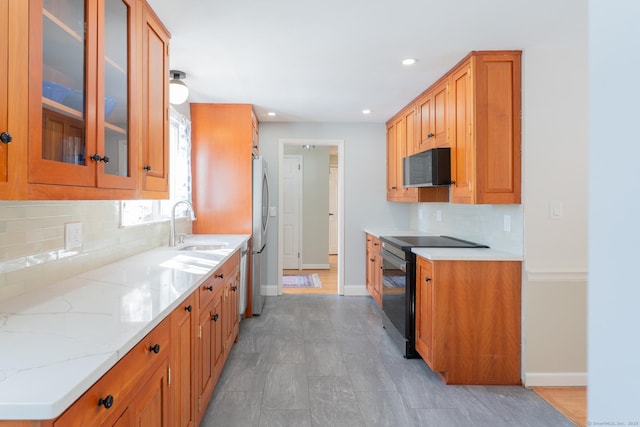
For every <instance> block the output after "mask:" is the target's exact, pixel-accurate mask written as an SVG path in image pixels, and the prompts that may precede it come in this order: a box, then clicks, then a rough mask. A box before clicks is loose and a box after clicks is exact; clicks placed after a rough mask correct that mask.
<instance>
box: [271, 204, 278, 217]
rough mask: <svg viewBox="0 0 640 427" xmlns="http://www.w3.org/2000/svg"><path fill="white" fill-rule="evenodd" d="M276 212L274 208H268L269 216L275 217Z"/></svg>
mask: <svg viewBox="0 0 640 427" xmlns="http://www.w3.org/2000/svg"><path fill="white" fill-rule="evenodd" d="M276 212H277V211H276V207H275V206H269V216H276Z"/></svg>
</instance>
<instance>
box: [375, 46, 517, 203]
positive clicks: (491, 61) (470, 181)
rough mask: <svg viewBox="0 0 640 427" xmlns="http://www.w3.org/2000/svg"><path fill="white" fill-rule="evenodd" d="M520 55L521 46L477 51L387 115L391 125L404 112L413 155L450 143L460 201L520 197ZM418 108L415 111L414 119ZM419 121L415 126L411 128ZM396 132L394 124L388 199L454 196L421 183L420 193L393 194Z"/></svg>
mask: <svg viewBox="0 0 640 427" xmlns="http://www.w3.org/2000/svg"><path fill="white" fill-rule="evenodd" d="M521 55H522V52H521V51H479V52H475V51H474V52H471V53H470V54H469V55H467V56H466V57H465V58H464V59H463V60H462V61H460V62H459V63H458V64H457V65H456V66H455V67H454V68H453V69H452V70H451V71H450V72H448V73H447V74H445V75H444V76H443V77H442V78H440V79H439V80H438V81H437V82H436V83H434V84H433V85H432V86H430V87H429V88H428V89H427V90H425V91H424V92H423V93H422V94H420V95H419V96H418V97H417V98H416V99H415V100H414V101H412V102H411V104H409V106H407V107H406V108H405V109H404V110H403V111H401V112H400V113H398V114H397V115H396V116H394V117H393V118H392V119H391V120H389V122H387V129H389V127H391V126H393V127H395V126H397V120H398V116H399V115H400V116H402V118H403V120H404V127H405V129H404V132H403V133H402V134H401V135H402V137H403V138H404V141H405V143H406V145H405V153H407V154H411V153H412V149H411V148H412V147H416V148H415V152H421V151H425V150H428V149H431V148H443V147H450V148H451V179H452V181H454V184H453V185H452V189H451V201H452V202H453V203H478V204H481V203H486V204H518V203H520V199H521V158H520V157H521V147H520V145H521V123H520V122H521V108H522V107H521V75H520V74H521V65H520V58H521ZM412 109H415V112H416V114H415V116H414V117H415V120H413V121H412V120H411V119H410V117H411V116H410V111H411V110H412ZM412 124H413V126H414V127H415V133H409V131H408V129H409V128H410V127H411V125H412ZM412 135H415V142H414V143H411V138H412ZM392 138H393V139H392ZM397 139H398V134H397V132H396V133H394V134H393V135H391V133H390V132H389V131H387V156H388V157H387V182H388V185H387V199H388V200H393V201H409V202H413V201H449V191H448V189H445V188H420V189H418V190H417V191H416V192H415V193H414V192H411V191H405V192H404V193H403V194H404V197H403V195H398V194H395V196H394V197H391V196H390V195H393V193H390V192H389V190H390V188H391V186H390V185H389V182H390V180H391V181H392V178H393V177H394V176H396V174H397V168H398V167H399V168H402V161H401V160H399V159H398V157H397V153H396V152H395V151H394V152H391V151H390V150H389V146H390V145H392V144H393V145H394V146H395V145H397V144H398V143H397V141H396V140H397ZM390 156H395V157H390ZM393 168H396V169H395V170H393ZM400 177H402V174H401V172H400ZM400 179H401V178H400ZM401 182H402V181H400V184H401ZM394 184H395V183H394ZM445 190H446V194H445ZM416 198H417V200H416Z"/></svg>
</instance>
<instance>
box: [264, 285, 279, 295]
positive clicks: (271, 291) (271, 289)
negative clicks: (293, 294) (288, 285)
mask: <svg viewBox="0 0 640 427" xmlns="http://www.w3.org/2000/svg"><path fill="white" fill-rule="evenodd" d="M260 293H261V294H262V296H267V297H277V296H278V285H262V286H261V287H260Z"/></svg>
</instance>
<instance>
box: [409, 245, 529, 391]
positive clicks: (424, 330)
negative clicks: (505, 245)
mask: <svg viewBox="0 0 640 427" xmlns="http://www.w3.org/2000/svg"><path fill="white" fill-rule="evenodd" d="M520 306H521V262H519V261H429V260H427V259H424V258H422V257H418V262H417V274H416V308H415V309H416V350H417V351H418V353H419V354H420V356H422V358H423V359H424V361H425V362H426V363H427V364H428V365H429V367H430V368H431V369H432V370H433V371H434V372H437V373H438V374H439V375H440V376H441V377H442V379H443V380H444V381H445V382H446V383H447V384H520V383H521V380H520V333H521V331H520Z"/></svg>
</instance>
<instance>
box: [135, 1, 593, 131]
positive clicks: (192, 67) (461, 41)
mask: <svg viewBox="0 0 640 427" xmlns="http://www.w3.org/2000/svg"><path fill="white" fill-rule="evenodd" d="M147 1H148V2H149V4H150V5H151V6H152V8H153V9H154V10H155V11H156V13H157V14H158V16H159V17H160V19H161V20H162V21H163V23H164V24H165V25H166V27H167V28H168V29H169V31H170V32H171V35H172V39H171V68H172V69H178V70H181V71H184V72H186V73H187V78H186V80H185V82H186V83H187V85H188V86H189V88H190V95H189V102H211V103H250V104H254V108H255V110H256V113H257V115H258V119H259V120H260V121H262V122H264V121H287V122H292V121H293V122H309V121H312V122H375V123H382V122H385V121H386V120H387V119H389V118H390V117H391V116H392V115H393V114H394V113H396V112H397V111H398V110H400V109H401V108H402V107H403V106H404V105H406V104H407V103H408V102H409V101H411V100H412V99H413V98H414V97H415V96H416V95H418V94H419V93H420V92H421V91H422V90H424V89H426V88H427V86H429V85H430V84H431V83H433V82H434V81H435V80H437V79H438V77H440V76H441V75H442V74H444V73H445V72H446V71H448V70H449V69H450V68H451V67H452V66H453V65H455V64H456V63H457V62H458V61H459V60H460V59H462V57H464V56H465V55H466V54H467V53H468V52H469V51H471V50H484V49H487V50H488V49H522V50H525V55H524V58H523V60H524V61H526V49H527V48H532V47H536V46H547V47H549V46H553V45H557V44H565V43H572V44H573V43H574V42H575V40H586V25H587V22H586V3H587V2H586V1H585V0H439V1H437V0H393V1H392V0H324V1H309V0H181V1H175V0H147ZM407 57H414V58H417V59H418V62H417V63H416V65H414V66H412V67H405V66H403V65H401V63H400V61H401V60H402V59H404V58H407ZM365 108H366V109H370V110H371V111H372V113H371V114H370V115H368V116H364V115H363V114H362V110H363V109H365ZM267 111H274V112H276V113H277V116H276V117H268V116H267V115H266V113H267Z"/></svg>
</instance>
